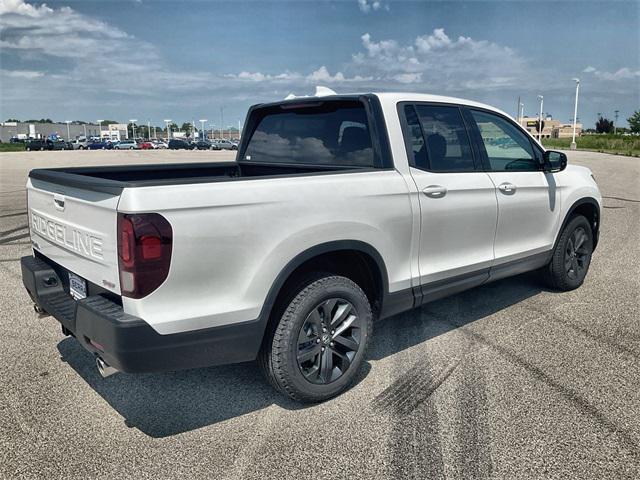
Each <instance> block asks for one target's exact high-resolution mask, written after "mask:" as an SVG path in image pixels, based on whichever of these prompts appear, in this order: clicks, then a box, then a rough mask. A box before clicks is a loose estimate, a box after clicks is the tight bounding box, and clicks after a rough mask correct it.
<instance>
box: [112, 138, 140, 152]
mask: <svg viewBox="0 0 640 480" xmlns="http://www.w3.org/2000/svg"><path fill="white" fill-rule="evenodd" d="M113 148H115V149H116V150H137V149H139V148H140V147H139V146H138V144H137V143H136V141H135V140H131V139H127V140H120V141H119V142H118V143H117V144H116V145H114V147H113Z"/></svg>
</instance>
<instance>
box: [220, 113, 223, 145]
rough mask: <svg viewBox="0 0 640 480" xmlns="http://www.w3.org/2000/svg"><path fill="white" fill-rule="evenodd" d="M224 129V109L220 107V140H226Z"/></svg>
mask: <svg viewBox="0 0 640 480" xmlns="http://www.w3.org/2000/svg"><path fill="white" fill-rule="evenodd" d="M223 128H224V107H220V140H222V139H223V138H224V132H223V131H222V129H223Z"/></svg>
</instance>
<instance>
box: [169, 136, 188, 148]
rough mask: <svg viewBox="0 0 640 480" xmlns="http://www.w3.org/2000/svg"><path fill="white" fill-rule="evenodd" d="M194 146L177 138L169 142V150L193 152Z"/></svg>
mask: <svg viewBox="0 0 640 480" xmlns="http://www.w3.org/2000/svg"><path fill="white" fill-rule="evenodd" d="M193 148H194V146H193V145H192V144H191V143H189V142H187V141H185V140H180V139H177V138H173V139H171V140H169V149H170V150H193Z"/></svg>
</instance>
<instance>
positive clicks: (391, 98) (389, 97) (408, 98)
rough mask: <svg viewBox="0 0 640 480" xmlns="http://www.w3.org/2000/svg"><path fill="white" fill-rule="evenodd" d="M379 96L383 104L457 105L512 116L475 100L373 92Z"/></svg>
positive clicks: (409, 93) (419, 94)
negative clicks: (429, 103)
mask: <svg viewBox="0 0 640 480" xmlns="http://www.w3.org/2000/svg"><path fill="white" fill-rule="evenodd" d="M372 94H373V95H375V96H377V97H378V98H379V99H380V101H381V102H382V103H386V102H389V103H394V104H395V103H398V102H434V103H455V104H459V105H468V106H470V107H479V108H484V109H486V110H493V111H494V112H499V113H501V114H503V115H507V116H509V117H510V116H511V115H509V114H508V113H506V112H503V111H502V110H500V109H498V108H496V107H492V106H491V105H487V104H485V103H480V102H475V101H473V100H467V99H465V98H457V97H447V96H443V95H432V94H429V93H416V92H372Z"/></svg>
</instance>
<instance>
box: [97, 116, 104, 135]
mask: <svg viewBox="0 0 640 480" xmlns="http://www.w3.org/2000/svg"><path fill="white" fill-rule="evenodd" d="M102 122H104V120H98V138H99V139H102Z"/></svg>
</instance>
